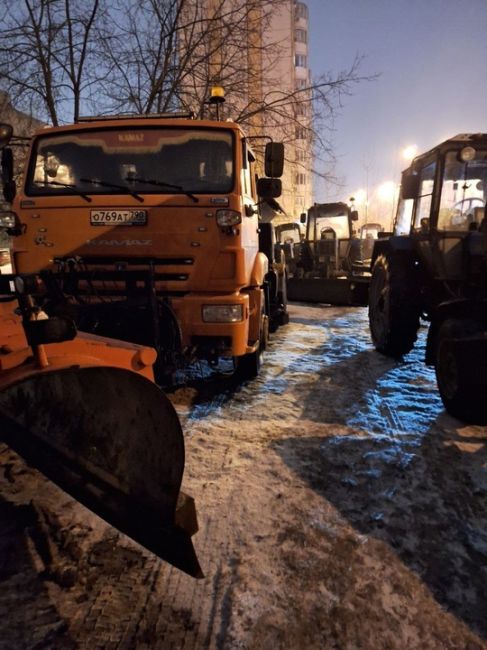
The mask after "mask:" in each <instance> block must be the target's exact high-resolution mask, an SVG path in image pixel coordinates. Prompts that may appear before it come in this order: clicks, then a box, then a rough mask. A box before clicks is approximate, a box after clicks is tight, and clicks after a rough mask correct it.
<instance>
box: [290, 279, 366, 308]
mask: <svg viewBox="0 0 487 650" xmlns="http://www.w3.org/2000/svg"><path fill="white" fill-rule="evenodd" d="M368 287H369V279H368V278H367V279H364V278H357V279H355V278H328V279H326V278H289V280H288V283H287V297H288V300H295V301H300V302H322V303H327V304H330V305H340V306H357V307H363V306H366V305H367V302H368Z"/></svg>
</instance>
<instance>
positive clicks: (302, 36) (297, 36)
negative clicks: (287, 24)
mask: <svg viewBox="0 0 487 650" xmlns="http://www.w3.org/2000/svg"><path fill="white" fill-rule="evenodd" d="M294 40H295V41H296V42H297V43H307V42H308V32H307V31H306V30H305V29H296V30H294Z"/></svg>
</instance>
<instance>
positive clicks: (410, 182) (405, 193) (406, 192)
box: [401, 170, 419, 199]
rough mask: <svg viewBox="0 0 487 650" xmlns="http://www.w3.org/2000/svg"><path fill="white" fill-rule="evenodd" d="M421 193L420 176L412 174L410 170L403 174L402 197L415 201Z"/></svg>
mask: <svg viewBox="0 0 487 650" xmlns="http://www.w3.org/2000/svg"><path fill="white" fill-rule="evenodd" d="M418 191H419V176H418V175H417V174H412V173H411V172H410V171H409V170H408V171H405V172H403V173H402V177H401V197H402V198H403V199H415V198H416V197H417V196H418Z"/></svg>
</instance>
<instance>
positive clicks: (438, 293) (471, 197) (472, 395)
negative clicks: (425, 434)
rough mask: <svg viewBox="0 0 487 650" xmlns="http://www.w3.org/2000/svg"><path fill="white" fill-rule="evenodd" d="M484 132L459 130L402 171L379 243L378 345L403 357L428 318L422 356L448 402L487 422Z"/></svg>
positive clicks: (375, 274)
mask: <svg viewBox="0 0 487 650" xmlns="http://www.w3.org/2000/svg"><path fill="white" fill-rule="evenodd" d="M486 198H487V134H473V135H468V134H461V135H457V136H456V137H454V138H451V139H449V140H446V141H445V142H443V143H441V144H439V145H438V146H436V147H434V148H433V149H431V150H430V151H428V152H426V153H424V154H422V155H420V156H418V157H417V158H415V159H414V160H413V162H412V163H411V166H410V167H409V168H408V169H406V170H405V171H404V172H403V174H402V185H401V194H400V200H399V206H398V211H397V215H396V219H395V224H394V234H393V235H392V236H391V237H389V238H386V239H379V240H377V241H376V243H375V247H374V252H373V270H372V279H371V284H370V292H369V295H370V299H369V319H370V331H371V335H372V340H373V342H374V345H375V347H376V348H377V350H379V351H380V352H382V353H384V354H386V355H388V356H392V357H401V356H402V355H404V354H406V353H407V352H409V351H410V350H411V349H412V347H413V345H414V343H415V341H416V337H417V332H418V328H419V325H420V318H421V317H422V318H424V319H425V320H426V321H429V323H430V325H429V332H428V339H427V345H426V359H425V360H426V363H427V364H430V365H432V366H434V367H435V370H436V377H437V381H438V388H439V391H440V395H441V398H442V400H443V403H444V405H445V408H446V409H447V410H448V411H449V412H450V413H451V414H452V415H455V416H456V417H459V418H460V419H463V420H466V421H471V422H478V423H480V422H484V423H485V422H487V401H486V400H485V394H486V389H487V219H486V213H485V210H486V207H485V206H486Z"/></svg>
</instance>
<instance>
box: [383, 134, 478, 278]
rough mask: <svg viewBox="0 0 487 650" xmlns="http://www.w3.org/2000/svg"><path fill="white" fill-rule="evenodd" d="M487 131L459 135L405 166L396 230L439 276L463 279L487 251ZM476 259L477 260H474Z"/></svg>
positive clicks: (436, 275)
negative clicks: (413, 246) (405, 236)
mask: <svg viewBox="0 0 487 650" xmlns="http://www.w3.org/2000/svg"><path fill="white" fill-rule="evenodd" d="M486 198H487V135H482V134H474V135H458V136H455V137H454V138H451V139H450V140H447V141H446V142H443V143H442V144H440V145H439V146H438V147H435V148H434V149H432V150H431V151H429V152H427V153H425V154H423V155H422V156H418V157H417V158H416V159H415V160H414V161H413V163H412V164H411V166H410V167H409V169H407V170H406V171H405V172H403V177H402V191H401V198H400V201H399V206H398V212H397V216H396V220H395V228H394V233H395V235H398V236H403V235H405V234H408V235H411V236H412V237H413V240H414V243H415V249H416V250H417V252H418V255H419V256H420V258H421V260H422V261H423V263H424V264H425V265H426V266H427V267H428V269H429V271H430V272H431V273H433V275H434V276H435V277H436V278H438V279H444V280H449V281H451V282H454V283H456V282H459V283H461V282H463V280H464V279H465V277H464V276H465V272H466V271H469V272H472V271H473V270H474V267H478V264H479V262H480V258H483V257H484V253H485V251H487V239H486V237H485V233H486V232H487V222H486V220H485V205H486ZM472 263H473V266H472Z"/></svg>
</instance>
